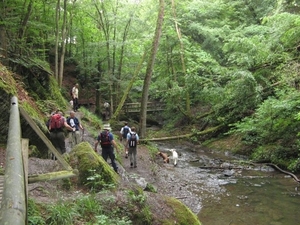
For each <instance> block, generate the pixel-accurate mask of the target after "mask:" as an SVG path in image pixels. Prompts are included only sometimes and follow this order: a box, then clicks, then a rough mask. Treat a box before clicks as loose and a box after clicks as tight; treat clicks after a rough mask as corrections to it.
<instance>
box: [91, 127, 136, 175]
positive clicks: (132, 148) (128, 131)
mask: <svg viewBox="0 0 300 225" xmlns="http://www.w3.org/2000/svg"><path fill="white" fill-rule="evenodd" d="M120 140H121V142H122V143H123V145H124V152H125V158H128V156H129V160H130V168H136V167H137V160H136V159H137V158H136V155H137V144H138V142H139V136H138V134H137V133H136V129H135V127H131V128H130V127H129V126H128V124H127V122H125V125H124V126H123V127H122V129H121V131H120ZM98 144H100V145H101V148H102V153H101V155H102V157H103V159H104V160H105V161H107V158H108V157H109V158H110V161H111V165H112V167H113V168H114V170H115V172H116V173H118V166H117V164H116V162H115V158H116V157H115V153H114V148H115V149H116V151H118V145H117V144H116V141H115V140H114V136H113V134H112V133H111V127H110V125H109V124H105V125H104V126H103V131H102V132H101V133H100V134H99V135H98V136H97V140H96V142H95V148H94V150H95V152H97V153H98V149H97V147H98Z"/></svg>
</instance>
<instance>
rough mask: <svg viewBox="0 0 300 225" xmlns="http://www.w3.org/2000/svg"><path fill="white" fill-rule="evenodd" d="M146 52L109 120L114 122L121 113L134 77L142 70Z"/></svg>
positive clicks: (134, 79)
mask: <svg viewBox="0 0 300 225" xmlns="http://www.w3.org/2000/svg"><path fill="white" fill-rule="evenodd" d="M146 52H147V51H145V52H144V55H143V57H142V59H141V61H140V62H139V65H138V66H137V68H136V70H135V71H134V74H133V76H132V78H131V80H130V82H129V84H128V85H127V87H126V90H125V91H124V94H123V96H122V98H121V100H120V103H119V104H118V107H117V109H116V111H115V113H114V114H113V116H112V118H111V119H112V120H116V119H117V118H118V116H119V114H120V112H121V109H122V107H123V105H124V102H125V101H126V99H127V96H128V94H129V92H130V90H131V88H132V85H133V83H134V82H135V81H136V77H137V75H138V74H139V72H140V70H141V68H142V65H143V62H144V60H145V56H146Z"/></svg>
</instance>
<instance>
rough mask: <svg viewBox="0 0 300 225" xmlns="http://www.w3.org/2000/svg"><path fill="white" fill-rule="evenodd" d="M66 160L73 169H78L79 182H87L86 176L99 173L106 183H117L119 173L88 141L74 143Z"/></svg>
mask: <svg viewBox="0 0 300 225" xmlns="http://www.w3.org/2000/svg"><path fill="white" fill-rule="evenodd" d="M68 161H69V163H70V166H71V167H72V168H73V169H78V171H79V176H78V179H79V180H78V183H79V184H84V185H85V184H87V183H88V178H89V177H91V176H94V175H95V174H99V175H101V179H102V181H103V182H105V183H106V184H113V185H117V184H118V181H119V175H118V174H117V173H116V172H115V171H114V170H113V169H112V167H111V166H110V165H109V164H108V163H107V162H106V161H105V160H104V159H103V158H102V156H100V155H98V154H97V153H96V152H95V151H94V150H93V148H92V146H91V145H90V144H89V143H88V142H82V143H80V144H78V145H76V146H75V147H74V148H73V149H72V151H71V152H70V154H69V159H68Z"/></svg>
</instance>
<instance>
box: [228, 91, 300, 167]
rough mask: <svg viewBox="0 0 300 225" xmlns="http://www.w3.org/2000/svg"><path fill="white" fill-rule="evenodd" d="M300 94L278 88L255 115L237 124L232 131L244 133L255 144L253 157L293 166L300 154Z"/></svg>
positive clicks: (246, 140)
mask: <svg viewBox="0 0 300 225" xmlns="http://www.w3.org/2000/svg"><path fill="white" fill-rule="evenodd" d="M299 104H300V95H299V93H298V92H289V93H282V92H278V98H269V99H267V100H265V101H264V102H263V103H262V104H261V105H260V107H259V108H258V109H257V110H256V113H255V114H254V115H253V116H252V117H247V118H245V119H243V120H242V121H241V122H239V123H235V124H234V129H233V130H232V131H231V132H234V133H241V134H243V135H244V137H243V141H244V142H245V143H246V144H248V145H251V146H253V147H254V152H253V154H252V157H253V158H254V159H256V160H263V161H271V162H274V163H278V164H280V165H283V166H284V167H289V166H288V163H290V160H291V159H293V158H297V157H298V156H299V153H298V148H299V146H297V134H298V131H297V127H298V122H297V121H296V120H295V118H297V114H298V111H299V109H298V106H299Z"/></svg>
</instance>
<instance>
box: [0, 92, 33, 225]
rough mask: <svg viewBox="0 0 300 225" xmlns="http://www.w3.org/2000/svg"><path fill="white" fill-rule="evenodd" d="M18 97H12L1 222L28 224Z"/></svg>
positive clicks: (19, 224) (0, 212) (15, 224)
mask: <svg viewBox="0 0 300 225" xmlns="http://www.w3.org/2000/svg"><path fill="white" fill-rule="evenodd" d="M21 146H22V144H21V125H20V114H19V108H18V99H17V98H16V97H12V99H11V108H10V117H9V130H8V140H7V148H6V156H5V159H6V162H5V179H4V186H3V188H4V189H3V193H2V202H1V211H0V224H14V225H24V224H27V194H26V193H27V192H26V188H25V187H26V184H25V182H26V179H25V172H24V164H23V155H22V147H21Z"/></svg>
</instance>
